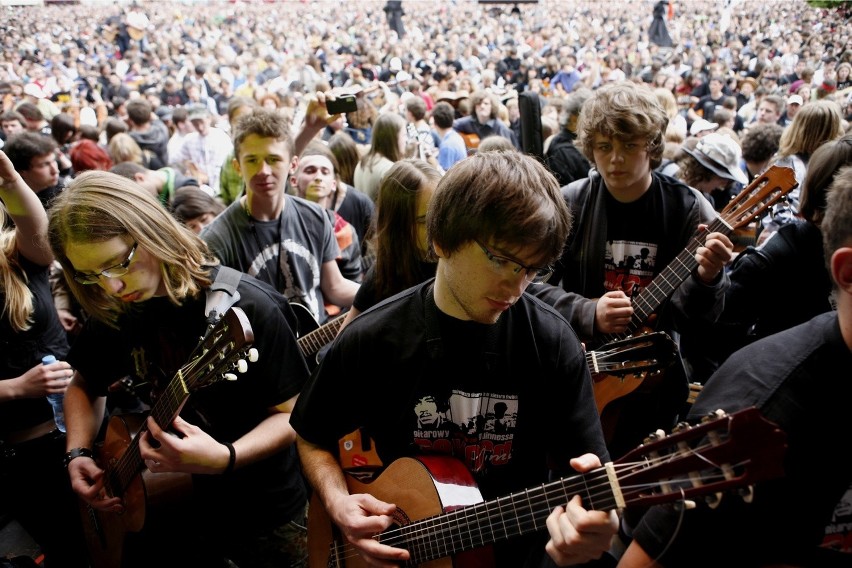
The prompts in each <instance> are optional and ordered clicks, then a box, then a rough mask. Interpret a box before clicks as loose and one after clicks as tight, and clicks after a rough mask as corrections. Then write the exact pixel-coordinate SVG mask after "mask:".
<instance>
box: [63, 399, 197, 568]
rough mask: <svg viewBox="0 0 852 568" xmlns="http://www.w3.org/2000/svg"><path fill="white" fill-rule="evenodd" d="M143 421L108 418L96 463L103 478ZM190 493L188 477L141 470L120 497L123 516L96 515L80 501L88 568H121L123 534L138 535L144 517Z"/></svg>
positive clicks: (132, 416)
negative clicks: (122, 502)
mask: <svg viewBox="0 0 852 568" xmlns="http://www.w3.org/2000/svg"><path fill="white" fill-rule="evenodd" d="M146 417H147V416H146V415H143V414H122V415H117V416H113V417H112V418H110V420H109V423H108V424H107V430H106V435H105V437H104V441H103V445H102V447H101V449H100V451H99V456H98V460H97V461H98V465H100V466H101V467H102V468H104V470H105V472H106V476H107V478H109V476H110V474H111V466H112V465H113V464H115V463H116V462H117V461H118V460H119V458H121V456H122V455H123V454H124V452H125V451H126V450H127V449H128V448H129V447H130V445H131V443H132V442H133V438H134V437H135V436H136V434H137V433H138V432H139V430H140V429H141V427H142V425H143V424H144V422H145V418H146ZM191 491H192V476H191V475H190V474H188V473H152V472H150V471H148V470H147V469H144V470H143V472H142V475H137V476H135V477H134V478H133V479H132V480H131V481H130V483H129V485H128V486H127V488H126V489H125V491H124V494H123V495H122V496H121V497H122V498H123V499H124V506H125V511H124V513H122V514H117V513H110V512H106V511H98V510H96V509H93V508H91V507H90V506H89V505H88V504H86V503H85V502H83V501H80V509H81V514H82V516H83V529H84V532H85V535H86V544H87V546H88V549H89V556H90V558H91V561H92V567H93V568H101V567H104V568H106V567H116V566H121V561H122V557H123V554H124V540H125V538H126V537H127V534H128V533H132V532H133V533H136V532H140V531H141V530H142V529H143V528H144V526H145V520H146V518H148V516H150V515H156V514H157V513H158V512H162V510H163V509H165V508H168V506H170V505H173V504H175V503H177V502H180V501H181V500H182V499H185V498H186V497H187V496H188V495H189V494H190V493H191Z"/></svg>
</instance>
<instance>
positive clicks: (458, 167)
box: [426, 152, 571, 266]
mask: <svg viewBox="0 0 852 568" xmlns="http://www.w3.org/2000/svg"><path fill="white" fill-rule="evenodd" d="M426 231H427V235H428V241H429V246H430V251H431V253H432V254H434V253H435V245H437V246H439V247H440V248H441V249H442V250H443V251H444V253H446V254H452V253H454V252H456V251H458V250H459V249H460V248H462V247H463V246H465V245H466V244H468V243H470V242H472V241H479V242H481V243H492V244H494V245H496V246H499V247H506V248H509V249H512V250H519V249H522V248H527V247H530V248H532V249H533V250H534V251H535V252H536V256H537V257H538V258H539V259H540V260H537V261H536V262H537V263H540V265H541V266H543V265H545V264H551V263H553V262H555V261H556V260H558V259H559V257H560V256H561V254H562V249H563V248H564V246H565V240H566V238H567V237H568V234H569V233H570V231H571V213H570V211H569V210H568V206H567V205H566V204H565V200H564V199H563V197H562V193H561V192H560V190H559V182H558V181H556V178H555V177H554V176H553V174H552V173H550V172H549V171H548V170H547V168H545V167H544V165H542V164H541V163H540V162H539V161H538V160H536V159H535V158H533V157H532V156H528V155H526V154H522V153H521V152H483V153H476V154H474V155H473V156H470V157H468V158H466V159H464V160H462V161H460V162H457V163H456V164H455V165H454V166H453V167H452V168H450V169H449V170H447V173H446V174H444V176H443V177H442V178H441V181H439V182H438V186H437V189H436V190H435V195H434V196H433V197H432V201H431V202H430V204H429V212H428V214H427V216H426Z"/></svg>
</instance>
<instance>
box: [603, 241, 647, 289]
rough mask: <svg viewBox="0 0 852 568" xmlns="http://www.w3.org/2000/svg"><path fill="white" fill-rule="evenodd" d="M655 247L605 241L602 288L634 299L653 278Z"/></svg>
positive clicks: (639, 243)
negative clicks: (617, 291) (619, 292)
mask: <svg viewBox="0 0 852 568" xmlns="http://www.w3.org/2000/svg"><path fill="white" fill-rule="evenodd" d="M656 259H657V246H656V245H654V244H651V243H641V242H636V241H607V243H606V256H605V258H604V288H605V289H606V291H607V292H612V291H615V290H621V291H622V292H624V293H625V294H627V296H628V297H631V298H632V297H634V296H636V295H637V294H638V293H639V292H641V291H642V289H643V288H645V286H647V285H648V284H650V282H651V280H653V278H654V266H655V264H656Z"/></svg>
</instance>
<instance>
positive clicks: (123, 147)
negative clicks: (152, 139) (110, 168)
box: [107, 132, 145, 166]
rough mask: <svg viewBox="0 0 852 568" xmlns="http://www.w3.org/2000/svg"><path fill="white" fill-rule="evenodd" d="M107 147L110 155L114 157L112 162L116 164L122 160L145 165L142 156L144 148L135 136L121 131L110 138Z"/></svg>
mask: <svg viewBox="0 0 852 568" xmlns="http://www.w3.org/2000/svg"><path fill="white" fill-rule="evenodd" d="M107 148H108V150H109V157H110V158H112V162H113V163H114V164H120V163H121V162H133V163H134V164H139V165H140V166H144V165H145V162H144V159H143V157H142V148H141V147H140V146H139V144H138V143H137V142H136V140H134V139H133V137H132V136H130V134H127V133H126V132H119V133H118V134H116V135H114V136H113V137H112V138H111V139H110V141H109V144H108V145H107Z"/></svg>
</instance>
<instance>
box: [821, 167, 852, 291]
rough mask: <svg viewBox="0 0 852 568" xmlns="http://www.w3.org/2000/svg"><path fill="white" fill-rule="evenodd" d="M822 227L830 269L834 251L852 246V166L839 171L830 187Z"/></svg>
mask: <svg viewBox="0 0 852 568" xmlns="http://www.w3.org/2000/svg"><path fill="white" fill-rule="evenodd" d="M820 228H821V229H822V241H823V247H824V248H823V250H824V251H825V261H826V264H827V265H828V266H829V271H830V270H831V266H830V264H829V263H830V262H831V255H833V254H834V251H836V250H837V249H840V248H843V247H848V246H852V166H846V167H844V168H843V169H841V170H840V171H839V172H837V175H836V176H835V177H834V181H833V182H832V184H831V186H830V187H829V188H828V199H827V204H826V208H825V217H824V218H823V220H822V225H821V226H820ZM835 286H837V284H836V283H835Z"/></svg>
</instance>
